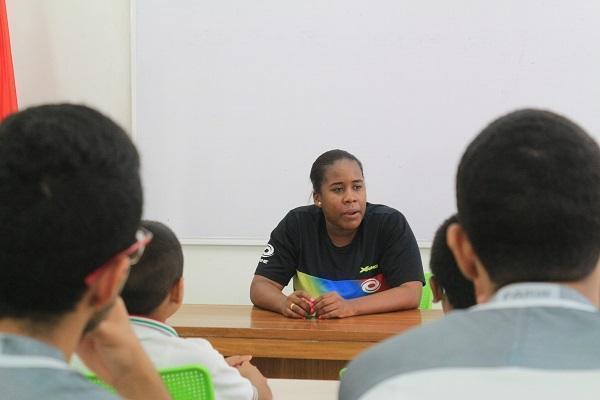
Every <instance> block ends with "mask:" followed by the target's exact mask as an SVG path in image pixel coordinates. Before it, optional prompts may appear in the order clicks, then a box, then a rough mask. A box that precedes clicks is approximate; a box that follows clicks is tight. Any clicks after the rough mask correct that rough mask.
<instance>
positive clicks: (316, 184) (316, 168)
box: [310, 149, 363, 193]
mask: <svg viewBox="0 0 600 400" xmlns="http://www.w3.org/2000/svg"><path fill="white" fill-rule="evenodd" d="M338 160H352V161H356V163H357V164H358V166H359V168H360V172H361V174H362V173H363V166H362V163H361V162H360V160H359V159H358V158H356V157H355V156H354V155H353V154H350V153H348V152H347V151H344V150H339V149H334V150H329V151H326V152H325V153H323V154H321V155H320V156H319V157H317V159H316V160H315V162H314V163H313V165H312V167H311V169H310V181H311V182H312V186H313V193H321V185H322V184H323V179H324V178H325V172H326V171H327V168H329V167H330V166H331V165H332V164H333V163H335V162H336V161H338Z"/></svg>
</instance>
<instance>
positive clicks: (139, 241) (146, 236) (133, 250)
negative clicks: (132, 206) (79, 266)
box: [83, 227, 152, 286]
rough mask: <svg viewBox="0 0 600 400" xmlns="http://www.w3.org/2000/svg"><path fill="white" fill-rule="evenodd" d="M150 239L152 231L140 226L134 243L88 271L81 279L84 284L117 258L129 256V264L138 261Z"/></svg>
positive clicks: (92, 281) (95, 277)
mask: <svg viewBox="0 0 600 400" xmlns="http://www.w3.org/2000/svg"><path fill="white" fill-rule="evenodd" d="M151 240H152V232H150V231H149V230H147V229H145V228H141V227H140V228H139V229H138V230H137V231H136V232H135V243H134V244H132V245H131V246H129V247H128V248H126V249H125V250H123V251H120V252H118V253H117V254H115V255H114V256H112V257H111V258H110V259H109V260H108V261H106V262H105V263H104V264H102V265H101V266H99V267H98V268H96V269H95V270H93V271H92V272H90V273H89V274H88V275H86V277H85V278H84V279H83V281H84V282H85V284H86V285H88V286H89V285H91V284H92V283H94V281H95V280H96V279H97V278H98V276H99V275H100V273H101V272H102V271H103V270H104V268H106V267H107V266H108V265H110V264H111V263H113V262H114V261H115V260H117V259H119V258H121V257H129V265H130V266H131V265H135V264H136V263H137V262H138V261H140V258H142V255H144V250H145V249H146V246H147V245H148V243H150V241H151Z"/></svg>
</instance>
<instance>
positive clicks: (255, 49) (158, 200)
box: [132, 0, 600, 244]
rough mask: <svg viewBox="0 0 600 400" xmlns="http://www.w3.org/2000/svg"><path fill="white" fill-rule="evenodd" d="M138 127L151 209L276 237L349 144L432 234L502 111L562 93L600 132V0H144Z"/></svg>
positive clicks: (231, 235)
mask: <svg viewBox="0 0 600 400" xmlns="http://www.w3.org/2000/svg"><path fill="white" fill-rule="evenodd" d="M132 11H133V20H134V24H133V29H132V43H133V60H132V62H133V71H134V72H133V82H134V88H133V99H134V101H133V103H134V138H135V140H136V142H137V145H138V147H139V150H140V153H141V156H142V176H143V181H144V188H145V196H146V197H145V212H144V215H145V217H146V218H152V219H158V220H161V221H165V222H167V223H168V224H169V225H171V226H172V227H173V228H174V229H175V231H176V232H177V234H178V235H179V237H180V238H182V239H183V240H184V241H188V242H189V241H194V240H196V241H198V242H201V243H231V244H236V243H237V244H239V243H252V242H264V241H266V239H267V238H268V236H269V233H270V231H271V230H272V229H273V228H274V227H275V226H276V224H277V222H278V221H279V220H280V219H281V218H282V217H283V216H284V215H285V213H286V212H287V211H288V210H289V209H291V208H294V207H296V206H300V205H304V204H309V203H310V193H311V185H310V182H309V178H308V174H309V170H310V167H311V164H312V162H313V161H314V159H315V158H316V157H317V156H318V155H319V154H321V153H322V152H324V151H326V150H329V149H332V148H341V149H345V150H348V151H350V152H351V153H354V154H355V155H356V156H357V157H358V158H359V159H361V160H362V162H363V165H364V168H365V179H366V185H367V193H368V200H369V201H370V202H373V203H383V204H387V205H389V206H392V207H394V208H397V209H398V210H400V211H401V212H403V213H404V214H405V215H406V217H407V219H408V221H409V223H410V224H411V226H412V228H413V231H414V232H415V235H416V237H417V239H418V240H419V241H422V242H429V241H431V239H432V237H433V233H434V231H435V229H436V228H437V226H438V225H439V224H440V222H441V221H442V220H443V219H445V218H446V217H447V216H449V215H450V214H451V213H452V212H453V211H454V210H455V198H454V175H455V171H456V166H457V164H458V161H459V159H460V156H461V154H462V152H463V150H464V148H465V146H466V145H467V144H468V142H469V141H470V140H471V139H472V138H473V137H474V135H476V134H477V133H478V132H479V131H480V130H481V129H482V128H483V127H484V126H485V125H486V124H487V123H488V122H490V121H491V120H492V119H493V118H495V117H497V116H499V115H501V114H503V113H505V112H508V111H511V110H514V109H516V108H519V107H524V106H535V107H542V108H549V109H552V110H555V111H559V112H561V113H564V114H565V115H568V116H569V117H571V118H573V119H574V120H575V121H577V122H578V123H580V124H581V125H582V126H583V127H584V128H586V129H587V130H588V131H590V132H596V133H597V132H600V113H599V112H598V111H599V109H598V106H599V105H600V45H599V43H600V28H599V27H600V2H596V1H568V2H566V1H542V0H536V1H534V0H509V1H501V2H500V1H496V2H490V1H478V0H471V1H469V0H453V1H443V0H438V1H407V0H403V1H400V0H380V1H356V0H332V1H325V0H256V1H247V0H231V1H230V0H214V1H199V0H170V1H166V0H138V1H135V2H134V3H133V9H132Z"/></svg>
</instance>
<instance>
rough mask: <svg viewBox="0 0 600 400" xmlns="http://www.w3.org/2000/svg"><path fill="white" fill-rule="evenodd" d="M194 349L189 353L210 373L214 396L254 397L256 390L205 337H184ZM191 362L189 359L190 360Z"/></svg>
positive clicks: (229, 399)
mask: <svg viewBox="0 0 600 400" xmlns="http://www.w3.org/2000/svg"><path fill="white" fill-rule="evenodd" d="M184 340H185V341H186V342H188V343H189V345H190V346H193V347H194V348H195V349H190V354H191V356H192V358H193V359H195V362H196V363H198V364H201V365H203V366H205V367H206V368H207V369H208V370H209V372H210V375H211V378H212V383H213V386H214V388H215V397H216V398H217V399H224V400H250V399H256V398H257V396H258V392H257V390H256V388H255V387H254V386H253V385H252V383H250V381H249V380H248V379H246V378H244V377H243V376H241V375H240V373H239V371H238V370H237V369H236V368H234V367H231V366H230V365H229V364H227V361H225V358H224V357H223V356H222V355H221V353H219V352H218V351H217V350H215V348H214V347H212V345H211V344H210V343H209V342H208V341H207V340H205V339H184ZM190 362H191V360H190Z"/></svg>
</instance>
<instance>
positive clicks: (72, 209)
mask: <svg viewBox="0 0 600 400" xmlns="http://www.w3.org/2000/svg"><path fill="white" fill-rule="evenodd" d="M141 212H142V188H141V184H140V177H139V158H138V154H137V151H136V149H135V147H134V145H133V143H132V142H131V140H130V139H129V137H128V136H127V135H126V134H125V132H124V131H123V130H122V129H121V128H120V127H119V126H117V125H116V124H115V123H114V122H113V121H111V120H110V119H108V118H107V117H105V116H103V115H102V114H100V113H99V112H97V111H94V110H92V109H90V108H88V107H85V106H78V105H69V104H61V105H45V106H38V107H32V108H29V109H26V110H24V111H21V112H18V113H16V114H13V115H12V116H10V117H8V118H7V119H6V120H4V121H3V122H2V124H0V319H1V318H10V319H19V320H30V321H35V322H44V321H47V322H48V321H53V320H55V319H56V318H57V317H61V316H62V315H64V314H66V313H68V312H70V311H73V310H74V309H75V307H76V305H77V304H78V303H79V302H80V300H81V299H82V296H83V294H84V293H85V292H86V289H87V288H88V286H89V283H87V284H86V282H84V279H85V277H86V276H88V275H89V274H91V273H92V272H93V271H97V270H100V267H101V266H106V265H107V264H106V263H107V262H108V261H110V260H113V259H114V256H115V255H116V254H118V253H120V252H122V251H123V250H124V249H126V248H128V247H129V246H131V244H132V243H134V242H135V239H136V238H135V236H136V230H137V229H138V227H139V222H140V217H141Z"/></svg>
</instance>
